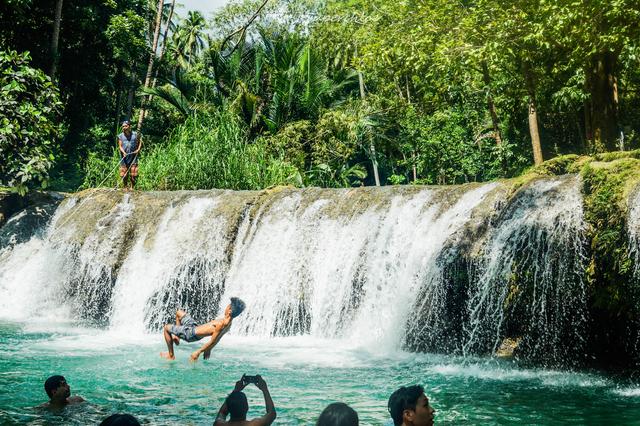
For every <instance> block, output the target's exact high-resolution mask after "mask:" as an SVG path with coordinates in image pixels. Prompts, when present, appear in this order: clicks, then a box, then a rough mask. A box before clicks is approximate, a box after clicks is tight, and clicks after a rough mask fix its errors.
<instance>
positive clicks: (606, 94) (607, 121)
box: [587, 52, 619, 152]
mask: <svg viewBox="0 0 640 426" xmlns="http://www.w3.org/2000/svg"><path fill="white" fill-rule="evenodd" d="M617 63H618V55H617V54H616V53H614V52H600V53H597V54H596V55H594V56H593V57H592V58H591V60H590V63H589V69H588V70H587V88H588V90H589V93H590V95H591V102H590V107H591V108H590V113H591V114H590V117H589V118H590V120H589V121H590V127H591V130H592V139H591V144H590V149H591V150H592V151H595V152H603V151H614V150H615V149H616V148H617V146H616V143H617V140H618V136H619V135H618V82H617V79H616V67H617Z"/></svg>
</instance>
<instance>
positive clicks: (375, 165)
mask: <svg viewBox="0 0 640 426" xmlns="http://www.w3.org/2000/svg"><path fill="white" fill-rule="evenodd" d="M358 83H359V85H360V98H362V99H363V100H364V97H365V93H364V78H363V77H362V72H360V71H358ZM369 154H370V155H371V168H372V169H373V178H374V179H375V181H376V186H380V175H379V174H378V160H377V159H376V146H375V144H374V143H373V138H372V137H369Z"/></svg>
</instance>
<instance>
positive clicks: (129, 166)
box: [118, 120, 142, 189]
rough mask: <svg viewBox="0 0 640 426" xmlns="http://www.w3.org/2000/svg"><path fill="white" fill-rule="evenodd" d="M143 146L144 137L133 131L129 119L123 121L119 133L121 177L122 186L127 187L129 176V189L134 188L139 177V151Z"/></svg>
mask: <svg viewBox="0 0 640 426" xmlns="http://www.w3.org/2000/svg"><path fill="white" fill-rule="evenodd" d="M140 148H142V139H141V138H140V137H139V136H138V133H137V132H132V131H131V123H129V121H128V120H125V121H123V122H122V133H120V134H119V135H118V149H119V150H120V155H122V160H120V178H121V179H122V186H123V187H124V188H125V189H126V188H127V178H128V180H129V182H130V185H129V189H133V187H134V186H135V185H136V180H137V178H138V153H139V152H140Z"/></svg>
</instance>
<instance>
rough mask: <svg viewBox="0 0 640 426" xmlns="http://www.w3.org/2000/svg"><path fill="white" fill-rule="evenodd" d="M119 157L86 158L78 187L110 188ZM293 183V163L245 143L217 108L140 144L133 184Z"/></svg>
mask: <svg viewBox="0 0 640 426" xmlns="http://www.w3.org/2000/svg"><path fill="white" fill-rule="evenodd" d="M119 161H120V157H119V156H118V154H117V151H115V152H114V155H113V156H112V157H111V158H107V159H105V158H100V157H98V156H96V155H92V156H90V157H89V159H88V161H87V166H86V168H85V170H86V177H85V181H84V183H83V188H89V187H95V186H107V187H109V186H110V187H114V186H116V185H117V184H118V181H119V178H118V176H117V168H118V162H119ZM111 175H112V177H111ZM105 177H106V180H105ZM101 181H104V182H101ZM298 181H299V173H298V171H297V169H296V168H295V167H294V166H293V165H291V164H290V163H287V162H285V161H283V160H282V159H281V158H276V157H274V156H273V155H272V154H270V153H269V151H267V149H266V147H265V146H263V145H262V144H260V143H259V142H257V143H250V142H249V140H248V139H247V131H246V129H245V128H244V127H243V126H242V125H241V123H240V121H239V119H238V118H237V116H236V115H235V114H233V113H232V112H229V111H226V110H222V111H220V112H215V113H207V114H205V113H196V114H195V115H193V116H191V117H189V118H187V120H186V121H185V122H184V123H183V124H181V125H179V126H178V127H176V128H175V129H174V130H173V131H172V132H171V134H170V135H169V136H168V137H167V138H166V140H165V141H164V142H163V143H161V144H158V145H156V146H154V147H152V148H148V147H145V146H143V148H142V151H141V153H140V157H139V176H138V184H137V186H136V187H137V188H138V189H141V190H176V189H211V188H221V189H222V188H224V189H236V190H241V189H263V188H267V187H270V186H274V185H282V184H288V183H295V182H298Z"/></svg>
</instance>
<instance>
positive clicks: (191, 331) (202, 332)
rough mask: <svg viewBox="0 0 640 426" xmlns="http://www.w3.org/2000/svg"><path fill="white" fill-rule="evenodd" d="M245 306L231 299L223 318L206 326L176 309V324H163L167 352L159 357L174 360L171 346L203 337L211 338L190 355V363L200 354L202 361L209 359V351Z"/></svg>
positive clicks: (235, 299) (239, 301)
mask: <svg viewBox="0 0 640 426" xmlns="http://www.w3.org/2000/svg"><path fill="white" fill-rule="evenodd" d="M244 308H245V304H244V302H243V301H242V300H240V299H238V298H237V297H232V298H231V303H229V305H228V306H227V308H226V309H225V310H224V317H222V318H218V319H214V320H211V321H209V322H208V323H206V324H202V325H198V324H196V322H195V321H194V320H193V318H191V316H190V315H189V314H188V313H186V312H185V311H183V310H182V309H178V310H177V311H176V323H175V324H165V326H164V328H163V334H164V341H165V343H166V344H167V349H168V350H169V351H168V352H161V353H160V356H161V357H163V358H166V359H171V360H173V359H175V355H174V353H173V345H174V343H175V344H176V345H179V344H180V339H182V340H184V341H186V342H196V341H198V340H200V339H202V338H204V337H207V336H211V339H210V340H209V341H208V342H207V343H205V344H204V345H203V346H202V347H201V348H200V349H198V350H197V351H195V352H193V353H192V354H191V357H190V358H191V361H197V360H198V357H200V355H201V354H204V359H209V356H211V349H213V347H214V346H215V345H217V344H218V342H219V341H220V339H221V338H222V336H224V335H225V334H226V333H227V331H229V329H230V328H231V323H232V322H233V319H234V318H235V317H237V316H238V315H240V314H241V313H242V311H244Z"/></svg>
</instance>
